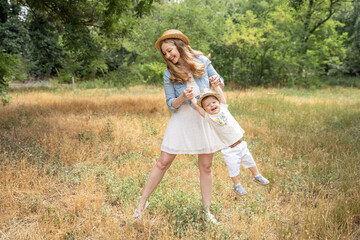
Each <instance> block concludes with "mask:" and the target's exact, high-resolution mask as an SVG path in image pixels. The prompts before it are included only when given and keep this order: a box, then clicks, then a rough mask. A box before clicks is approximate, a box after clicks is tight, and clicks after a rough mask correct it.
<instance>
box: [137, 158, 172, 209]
mask: <svg viewBox="0 0 360 240" xmlns="http://www.w3.org/2000/svg"><path fill="white" fill-rule="evenodd" d="M175 157H176V154H170V153H166V152H161V154H160V157H159V159H158V160H157V162H156V164H155V166H154V167H153V169H152V170H151V173H150V176H149V179H148V180H147V182H146V184H145V187H144V190H143V193H142V196H141V199H140V202H139V205H138V207H137V210H138V211H139V212H142V211H143V209H144V207H145V203H146V201H147V200H148V199H149V197H150V195H151V193H152V192H153V191H154V190H155V188H156V187H157V185H158V184H159V183H160V181H161V179H162V178H163V176H164V174H165V172H166V170H168V168H169V167H170V166H171V163H172V162H173V161H174V159H175Z"/></svg>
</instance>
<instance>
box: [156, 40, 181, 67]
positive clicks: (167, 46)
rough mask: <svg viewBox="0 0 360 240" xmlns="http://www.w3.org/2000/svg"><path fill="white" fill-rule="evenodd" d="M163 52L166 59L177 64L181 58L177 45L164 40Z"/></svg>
mask: <svg viewBox="0 0 360 240" xmlns="http://www.w3.org/2000/svg"><path fill="white" fill-rule="evenodd" d="M161 52H162V54H163V55H164V57H165V59H167V60H168V61H170V62H172V63H173V64H177V63H178V62H179V60H180V53H179V51H178V49H177V47H176V46H175V45H174V44H173V43H171V42H166V41H164V43H163V44H162V45H161Z"/></svg>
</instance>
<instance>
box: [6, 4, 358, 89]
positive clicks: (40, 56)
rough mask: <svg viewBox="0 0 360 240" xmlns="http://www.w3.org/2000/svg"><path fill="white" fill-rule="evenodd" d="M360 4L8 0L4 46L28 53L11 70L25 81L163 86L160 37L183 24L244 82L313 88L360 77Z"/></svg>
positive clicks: (200, 46)
mask: <svg viewBox="0 0 360 240" xmlns="http://www.w3.org/2000/svg"><path fill="white" fill-rule="evenodd" d="M359 4H360V3H359V1H358V0H353V1H350V2H348V1H346V0H324V1H314V0H292V1H285V0H275V1H274V0H255V1H248V0H246V1H243V0H228V1H225V2H224V1H221V0H214V1H201V0H186V1H174V0H158V1H154V0H124V1H118V0H101V1H94V0H79V1H66V0H55V1H50V0H40V1H35V0H19V1H13V2H12V3H9V1H2V2H1V6H0V11H1V16H2V17H1V25H0V46H1V48H2V49H3V50H4V51H5V53H7V54H15V55H18V60H19V64H18V68H17V70H16V71H14V72H12V73H11V77H10V78H14V79H19V80H22V81H24V80H27V79H31V78H35V79H42V78H45V79H49V78H50V77H58V78H59V82H61V83H71V82H72V79H75V80H76V82H81V81H98V80H97V79H99V78H101V79H102V81H104V83H105V82H108V83H107V84H103V85H104V86H127V85H133V84H139V83H146V84H161V83H162V81H163V80H162V77H163V70H164V68H165V64H164V61H163V59H162V57H161V56H160V54H159V53H158V51H157V50H156V49H155V48H154V43H155V41H156V39H157V38H158V37H159V36H160V35H161V34H162V33H163V32H164V31H165V30H167V29H179V30H181V31H182V32H183V33H185V34H186V35H187V36H188V37H189V39H190V41H191V46H192V48H193V49H196V50H200V51H202V52H203V53H204V54H205V55H208V54H211V61H212V64H213V65H214V67H215V69H216V70H217V71H218V72H219V73H220V74H221V75H222V76H223V77H224V78H225V80H226V81H228V82H230V83H233V85H234V86H235V85H236V86H240V87H250V86H290V87H291V86H295V85H296V86H304V87H311V86H317V85H318V81H317V80H316V79H319V78H322V77H324V76H330V77H331V76H340V77H341V76H359V74H360V73H359V72H360V69H359V66H360V63H359V57H358V56H359V54H360V45H359V42H360V41H359V36H360V29H359V26H360V24H359V11H360V10H359V9H360V5H359ZM85 85H87V86H88V87H90V85H91V84H88V83H86V84H85ZM93 85H94V84H93ZM95 85H96V84H95ZM4 86H6V85H4ZM4 91H6V88H4Z"/></svg>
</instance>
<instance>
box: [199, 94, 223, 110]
mask: <svg viewBox="0 0 360 240" xmlns="http://www.w3.org/2000/svg"><path fill="white" fill-rule="evenodd" d="M201 105H202V107H203V109H204V110H205V112H207V113H208V114H217V113H219V112H220V102H219V100H218V99H217V98H216V97H214V96H209V97H207V98H204V99H203V100H202V103H201Z"/></svg>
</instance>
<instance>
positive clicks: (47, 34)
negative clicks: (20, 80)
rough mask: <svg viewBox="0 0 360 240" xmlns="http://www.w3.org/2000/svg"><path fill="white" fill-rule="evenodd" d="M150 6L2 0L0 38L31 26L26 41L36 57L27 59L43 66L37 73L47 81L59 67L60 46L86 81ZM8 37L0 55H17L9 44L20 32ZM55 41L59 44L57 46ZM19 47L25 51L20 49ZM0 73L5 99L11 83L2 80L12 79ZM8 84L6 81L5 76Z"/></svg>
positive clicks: (133, 1)
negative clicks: (106, 51)
mask: <svg viewBox="0 0 360 240" xmlns="http://www.w3.org/2000/svg"><path fill="white" fill-rule="evenodd" d="M153 2H154V0H121V1H119V0H99V1H94V0H76V1H67V0H13V1H12V3H11V4H9V2H8V1H7V0H1V2H0V16H1V29H0V35H2V34H4V33H9V31H6V30H4V28H5V27H7V26H9V25H10V24H13V25H14V26H15V27H20V26H23V25H24V24H25V21H28V22H29V23H30V26H31V27H30V30H31V34H30V36H31V37H32V39H33V40H34V41H35V47H36V48H37V50H38V51H36V53H35V52H33V53H34V54H32V57H33V58H36V60H37V61H38V62H39V64H40V65H41V66H42V69H40V71H44V72H45V73H46V74H47V75H48V74H49V73H50V72H51V69H52V68H53V67H54V66H55V65H56V64H58V62H57V60H58V59H60V58H59V57H60V56H61V54H62V53H61V50H60V48H59V44H60V45H61V46H62V47H63V48H64V49H65V50H66V51H68V52H70V55H71V56H76V60H78V61H80V63H81V65H82V66H83V67H84V69H85V70H84V71H83V72H82V74H86V73H87V72H88V73H89V74H90V75H91V74H94V70H93V69H94V68H91V66H94V64H95V63H96V64H98V63H99V59H101V58H99V56H102V55H103V52H104V51H103V50H104V48H106V47H107V46H106V44H108V43H109V45H108V46H111V45H114V43H113V42H119V41H121V39H122V38H123V37H124V36H126V35H127V34H129V32H131V29H132V28H133V27H134V26H135V25H136V24H137V22H136V19H137V18H140V17H142V16H143V15H144V14H146V13H147V12H149V11H150V9H151V6H152V3H153ZM21 9H26V12H27V14H26V13H21V12H20V10H21ZM15 10H17V11H15ZM11 13H13V14H12V15H11ZM11 16H14V17H13V18H14V19H15V18H16V19H18V22H17V23H14V21H12V18H11ZM20 16H21V17H20ZM23 19H25V20H23ZM10 32H12V33H14V34H15V35H14V36H15V41H13V42H12V41H9V44H8V45H6V43H5V42H4V41H3V42H2V43H1V45H0V46H1V47H2V50H1V54H5V53H6V54H10V55H11V54H20V52H19V50H18V49H17V48H16V44H14V43H17V40H18V39H21V40H23V39H24V38H23V37H19V36H18V35H16V33H18V32H19V31H10ZM27 33H28V32H27ZM28 35H29V33H28ZM59 36H61V38H60V39H59V40H58V37H59ZM0 39H4V38H0ZM7 39H9V36H7ZM28 42H31V41H28ZM24 46H26V45H22V47H24ZM10 55H3V56H2V59H5V58H6V59H8V60H9V59H10V57H9V56H10ZM64 58H66V56H64ZM45 59H47V60H49V62H47V61H45ZM103 59H104V58H103ZM104 61H105V60H104ZM104 61H103V62H104ZM7 62H9V61H7ZM86 67H87V68H86ZM4 69H6V70H7V71H6V73H2V74H3V75H2V76H1V75H0V79H1V81H2V84H1V85H0V90H1V93H2V96H4V97H5V96H6V92H7V86H8V83H9V81H10V80H6V81H5V80H4V78H5V76H8V75H9V74H10V75H11V73H10V72H9V71H10V70H11V68H8V67H6V68H4ZM103 69H104V68H103V67H102V68H100V70H103ZM7 79H11V77H9V76H8V77H7Z"/></svg>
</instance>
